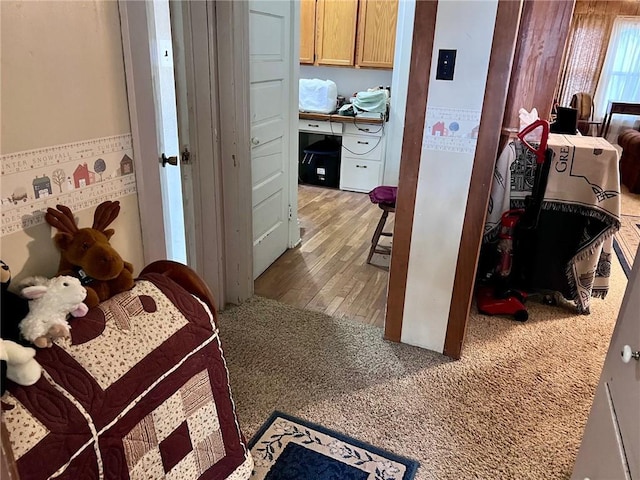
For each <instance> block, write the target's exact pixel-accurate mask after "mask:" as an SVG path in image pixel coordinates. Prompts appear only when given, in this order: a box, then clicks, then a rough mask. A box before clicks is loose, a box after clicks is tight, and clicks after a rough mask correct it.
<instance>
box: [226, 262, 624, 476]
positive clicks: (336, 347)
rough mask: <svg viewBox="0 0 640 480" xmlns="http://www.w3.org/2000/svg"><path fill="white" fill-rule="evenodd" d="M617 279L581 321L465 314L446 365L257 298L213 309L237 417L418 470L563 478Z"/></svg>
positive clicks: (365, 330)
mask: <svg viewBox="0 0 640 480" xmlns="http://www.w3.org/2000/svg"><path fill="white" fill-rule="evenodd" d="M625 286H626V279H625V277H624V273H623V272H622V269H621V267H620V265H619V263H618V262H617V260H615V261H614V263H613V268H612V280H611V289H610V292H609V295H608V296H607V298H606V299H605V300H600V299H594V301H593V303H592V309H591V311H592V313H591V315H589V316H576V315H575V314H574V310H573V309H571V308H566V307H564V308H563V307H549V306H545V305H541V304H537V303H531V304H530V306H529V312H530V320H529V321H528V322H526V323H517V322H513V321H510V320H508V319H504V318H493V317H485V316H481V315H478V314H477V313H473V315H472V319H471V321H470V324H469V328H468V332H467V340H466V344H465V349H464V352H463V359H462V360H459V361H455V362H454V361H450V360H449V359H447V358H445V357H443V356H441V355H439V354H436V353H433V352H429V351H426V350H421V349H418V348H414V347H409V346H406V345H401V344H394V343H390V342H386V341H384V340H383V339H382V330H381V329H379V328H376V327H371V326H366V325H362V324H357V323H351V322H348V321H345V320H337V319H334V318H331V317H328V316H326V315H324V314H320V313H314V312H309V311H303V310H299V309H297V308H294V307H290V306H287V305H283V304H280V303H277V302H275V301H272V300H266V299H262V298H257V297H255V298H253V299H252V300H251V301H248V302H246V303H245V304H243V305H241V306H239V307H233V308H230V309H229V310H227V311H225V312H224V313H223V314H222V315H221V318H220V325H221V331H222V341H223V347H224V348H225V352H226V356H227V360H228V364H229V369H230V372H231V386H232V390H233V394H234V398H235V401H236V406H237V409H238V413H239V416H240V421H241V426H242V428H243V431H244V433H245V435H246V436H247V437H248V438H251V437H252V436H253V434H254V433H255V432H256V430H257V429H258V428H259V427H260V425H261V424H262V423H263V422H264V421H265V420H266V419H267V417H268V416H269V414H270V413H271V412H272V411H273V410H275V409H278V410H281V411H283V412H286V413H289V414H292V415H295V416H299V417H302V418H305V419H308V420H310V421H312V422H316V423H319V424H322V425H324V426H325V427H327V428H331V429H335V430H338V431H340V432H343V433H345V434H347V435H350V436H352V437H355V438H358V439H360V440H362V441H365V442H368V443H371V444H373V445H375V446H377V447H380V448H383V449H387V450H390V451H393V452H396V453H398V454H401V455H405V456H408V457H411V458H414V459H416V460H418V461H419V462H420V464H421V466H420V469H419V470H418V474H417V476H416V478H417V479H437V480H445V479H456V480H459V479H471V478H478V479H488V480H489V479H491V480H493V479H536V480H539V479H545V480H550V479H561V478H568V477H569V475H570V473H571V470H572V468H573V463H574V460H575V456H576V454H577V450H578V447H579V444H580V439H581V437H582V432H583V429H584V425H585V422H586V419H587V416H588V413H589V409H590V407H591V401H592V397H593V394H594V391H595V387H596V385H597V382H598V379H599V377H600V372H601V368H602V362H603V359H604V355H605V353H606V350H607V348H608V344H609V340H610V336H611V332H612V329H613V326H614V323H615V320H616V318H617V313H618V310H619V307H620V303H621V301H622V295H623V292H624V288H625ZM474 312H475V309H474Z"/></svg>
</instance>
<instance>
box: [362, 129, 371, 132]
mask: <svg viewBox="0 0 640 480" xmlns="http://www.w3.org/2000/svg"><path fill="white" fill-rule="evenodd" d="M360 130H362V131H363V132H368V131H369V129H368V128H361V129H360Z"/></svg>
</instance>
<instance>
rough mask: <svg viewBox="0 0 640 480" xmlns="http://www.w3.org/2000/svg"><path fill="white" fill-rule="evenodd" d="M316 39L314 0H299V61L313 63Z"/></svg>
mask: <svg viewBox="0 0 640 480" xmlns="http://www.w3.org/2000/svg"><path fill="white" fill-rule="evenodd" d="M315 39H316V0H301V1H300V63H307V64H313V61H314V60H315V48H316V44H315Z"/></svg>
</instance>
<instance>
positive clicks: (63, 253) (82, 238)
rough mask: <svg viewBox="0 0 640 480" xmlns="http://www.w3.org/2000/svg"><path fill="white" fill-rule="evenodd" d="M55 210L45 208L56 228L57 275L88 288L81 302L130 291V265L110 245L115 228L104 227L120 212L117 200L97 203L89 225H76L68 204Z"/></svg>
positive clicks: (94, 302) (94, 301) (92, 304)
mask: <svg viewBox="0 0 640 480" xmlns="http://www.w3.org/2000/svg"><path fill="white" fill-rule="evenodd" d="M56 209H57V210H56ZM56 209H53V208H48V209H47V213H46V215H45V220H46V221H47V223H48V224H49V225H51V226H52V227H55V228H57V229H58V233H57V234H56V235H55V236H54V237H53V239H54V242H55V244H56V246H57V247H58V249H59V250H60V265H59V266H58V273H57V275H71V276H74V277H77V278H79V279H80V281H81V282H82V284H83V285H84V287H85V288H86V289H87V298H86V299H85V301H84V303H85V304H86V305H87V306H88V307H89V308H93V307H95V306H96V305H98V303H100V302H102V301H104V300H107V299H109V298H111V297H112V296H114V295H115V294H117V293H120V292H124V291H127V290H130V289H131V287H133V265H131V264H130V263H129V262H125V261H124V260H123V259H122V257H120V255H119V254H118V252H116V251H115V249H114V248H113V247H112V246H111V245H110V244H109V239H110V238H111V237H112V236H113V234H114V233H115V231H114V230H113V229H108V230H106V228H107V227H108V226H109V225H110V224H111V222H113V221H114V220H115V219H116V217H117V216H118V213H120V202H117V201H116V202H112V201H106V202H103V203H101V204H100V205H98V207H97V208H96V211H95V213H94V217H93V227H91V228H78V225H77V224H76V220H75V219H74V217H73V213H71V210H70V209H69V208H68V207H66V206H64V205H56Z"/></svg>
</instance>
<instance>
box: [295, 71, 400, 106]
mask: <svg viewBox="0 0 640 480" xmlns="http://www.w3.org/2000/svg"><path fill="white" fill-rule="evenodd" d="M300 78H319V79H320V80H333V81H334V82H335V83H336V86H337V87H338V95H343V96H344V98H345V99H346V100H347V101H349V97H351V96H352V95H353V94H354V93H356V92H362V91H365V90H366V89H367V88H372V87H378V86H380V85H383V86H385V87H386V86H388V85H391V70H376V69H372V68H347V67H314V66H310V65H300ZM391 94H392V96H393V85H391Z"/></svg>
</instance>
